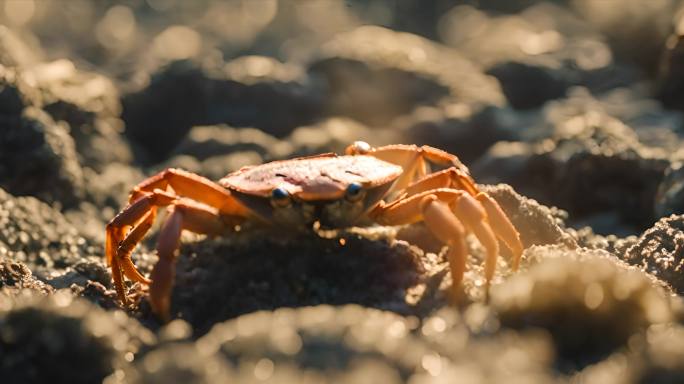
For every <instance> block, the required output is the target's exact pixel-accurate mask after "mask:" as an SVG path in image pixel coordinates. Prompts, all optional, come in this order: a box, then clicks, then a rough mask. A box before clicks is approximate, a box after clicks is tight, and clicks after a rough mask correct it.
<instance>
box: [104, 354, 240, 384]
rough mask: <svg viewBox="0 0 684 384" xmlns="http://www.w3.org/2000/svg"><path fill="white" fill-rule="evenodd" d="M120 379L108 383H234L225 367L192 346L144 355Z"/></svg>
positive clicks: (213, 357)
mask: <svg viewBox="0 0 684 384" xmlns="http://www.w3.org/2000/svg"><path fill="white" fill-rule="evenodd" d="M124 372H125V375H124V376H123V378H121V379H120V378H117V377H116V376H110V377H109V378H108V380H109V381H107V383H108V384H110V383H112V384H113V383H136V384H142V383H159V384H161V383H169V382H183V383H198V384H199V383H206V384H209V383H227V382H236V381H235V380H232V379H233V378H232V377H231V375H229V373H230V372H231V370H230V369H229V367H228V366H227V365H226V363H225V362H224V361H223V360H221V359H219V358H217V357H215V356H211V355H207V354H206V353H202V351H200V350H199V349H198V348H197V347H196V346H195V345H194V344H169V345H167V346H164V347H162V348H159V349H155V350H153V351H151V352H149V353H147V354H146V355H145V357H144V358H143V359H142V361H141V362H136V366H135V368H134V367H130V366H129V367H127V369H126V370H125V371H124Z"/></svg>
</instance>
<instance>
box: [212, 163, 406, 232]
mask: <svg viewBox="0 0 684 384" xmlns="http://www.w3.org/2000/svg"><path fill="white" fill-rule="evenodd" d="M402 172H403V169H402V168H401V167H400V166H398V165H395V164H392V163H388V162H386V161H383V160H379V159H377V158H375V157H372V156H364V155H358V156H337V155H334V154H326V155H319V156H315V157H305V158H298V159H291V160H283V161H274V162H271V163H266V164H262V165H257V166H249V167H243V168H241V169H240V170H238V171H235V172H233V173H230V174H229V175H227V176H226V177H224V178H222V179H221V180H220V181H219V184H221V185H222V186H223V187H225V188H227V189H229V190H230V192H231V194H232V195H233V196H234V197H235V198H236V199H237V200H238V201H239V202H240V203H242V204H243V205H244V206H245V207H247V208H248V209H250V210H251V211H252V212H253V213H254V214H255V215H257V216H258V217H261V218H262V219H264V220H266V221H268V222H274V223H277V224H281V225H287V226H296V227H300V226H302V225H304V226H307V225H311V224H313V223H314V222H316V221H318V222H319V223H320V224H321V226H324V227H328V228H342V227H345V226H350V225H352V224H354V222H356V221H357V220H358V219H359V218H360V217H361V216H362V215H363V214H364V213H366V212H367V211H368V210H370V209H371V208H372V207H374V206H375V205H376V204H377V203H378V202H379V201H380V200H381V199H382V198H383V197H384V195H385V194H386V193H387V191H388V190H389V188H390V187H391V186H392V184H393V182H394V181H395V180H396V179H397V177H399V175H401V173H402ZM352 184H358V185H360V186H361V187H362V191H361V195H360V196H359V198H358V199H349V198H347V189H348V187H349V186H350V185H352ZM276 188H280V189H282V190H284V191H286V192H287V193H288V194H289V196H290V200H289V201H287V204H283V205H280V204H274V202H273V199H272V193H273V191H274V189H276Z"/></svg>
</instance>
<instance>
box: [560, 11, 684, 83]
mask: <svg viewBox="0 0 684 384" xmlns="http://www.w3.org/2000/svg"><path fill="white" fill-rule="evenodd" d="M679 5H680V4H679V2H677V1H672V0H665V1H661V2H658V3H657V4H655V3H654V4H651V6H649V7H648V8H644V7H642V3H641V2H640V1H638V0H627V1H625V2H623V3H622V6H621V7H611V6H608V3H606V2H604V1H602V0H581V1H576V2H573V3H572V4H571V7H572V9H573V10H574V11H575V12H576V13H577V14H578V15H579V17H582V18H583V19H584V20H586V22H587V23H588V24H589V25H588V26H587V28H588V29H592V30H596V31H598V32H600V33H601V34H602V35H603V36H604V38H605V40H606V41H607V42H608V43H609V44H610V48H611V51H612V52H614V54H615V56H616V59H617V60H619V61H622V62H629V63H633V64H636V65H637V66H638V67H639V68H640V70H642V71H644V72H645V73H647V74H651V75H652V74H655V73H656V72H657V70H658V64H659V60H660V58H661V56H662V53H663V48H664V46H665V41H666V39H667V35H668V34H669V33H670V29H671V26H672V25H676V24H677V20H672V19H673V15H678V12H677V10H678V8H679ZM634 47H644V49H643V50H639V49H634Z"/></svg>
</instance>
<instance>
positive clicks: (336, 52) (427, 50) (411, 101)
mask: <svg viewBox="0 0 684 384" xmlns="http://www.w3.org/2000/svg"><path fill="white" fill-rule="evenodd" d="M309 73H310V74H311V75H312V77H314V78H315V79H317V80H319V81H322V84H323V85H322V86H323V87H324V93H325V94H326V100H327V102H326V105H325V108H326V111H327V113H328V114H333V115H342V116H348V117H351V118H353V119H356V120H359V121H361V122H363V123H364V124H368V125H371V126H382V125H386V124H388V123H389V122H390V121H391V120H392V119H393V118H395V117H396V116H397V115H401V114H406V113H410V112H411V111H412V110H413V109H414V108H416V107H418V106H421V105H431V104H436V103H438V102H440V101H441V100H443V99H453V101H458V102H461V103H466V104H468V105H479V104H483V105H503V102H504V100H503V95H501V92H500V89H499V88H498V86H497V84H496V83H495V82H493V81H492V79H490V78H489V77H487V76H485V75H484V74H483V73H482V70H481V69H480V68H479V67H478V66H477V65H475V64H473V63H472V62H470V61H468V60H467V59H465V58H463V57H462V56H461V55H460V54H459V53H458V52H456V51H453V50H450V49H448V48H446V47H444V46H441V45H439V44H437V43H433V42H430V41H429V40H426V39H424V38H422V37H419V36H417V35H412V34H409V33H405V32H394V31H391V30H389V29H385V28H381V27H377V26H363V27H359V28H357V29H354V30H352V31H350V32H345V33H341V34H339V35H337V36H335V37H334V38H333V39H332V40H331V41H330V42H328V43H326V44H325V45H324V46H323V47H322V48H321V52H320V54H319V56H318V57H317V58H316V60H314V61H313V63H312V64H311V65H310V66H309Z"/></svg>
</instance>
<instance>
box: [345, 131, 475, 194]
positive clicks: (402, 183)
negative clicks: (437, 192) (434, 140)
mask: <svg viewBox="0 0 684 384" xmlns="http://www.w3.org/2000/svg"><path fill="white" fill-rule="evenodd" d="M346 153H347V154H349V155H355V154H364V155H370V156H374V157H377V158H378V159H380V160H384V161H387V162H389V163H392V164H397V165H399V166H401V167H402V168H404V174H403V175H402V176H401V177H400V178H399V179H398V180H397V181H396V182H395V183H394V187H393V189H394V190H402V189H404V188H406V187H407V186H408V185H409V184H410V183H411V182H413V181H415V180H416V179H421V178H422V177H423V176H425V175H426V173H427V168H428V165H427V163H428V162H429V163H432V164H436V165H439V166H442V167H454V168H456V169H458V170H461V171H462V173H463V175H464V176H465V177H466V178H468V179H470V177H469V176H468V175H467V171H468V168H467V167H466V166H465V165H464V164H463V163H462V162H461V161H460V160H459V159H458V157H456V156H455V155H452V154H450V153H448V152H445V151H442V150H440V149H437V148H434V147H430V146H427V145H423V146H420V147H419V146H416V145H405V144H395V145H386V146H383V147H378V148H370V146H368V144H366V143H363V142H356V143H354V144H352V145H350V146H349V147H347V150H346ZM470 182H471V184H472V180H471V181H470Z"/></svg>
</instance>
